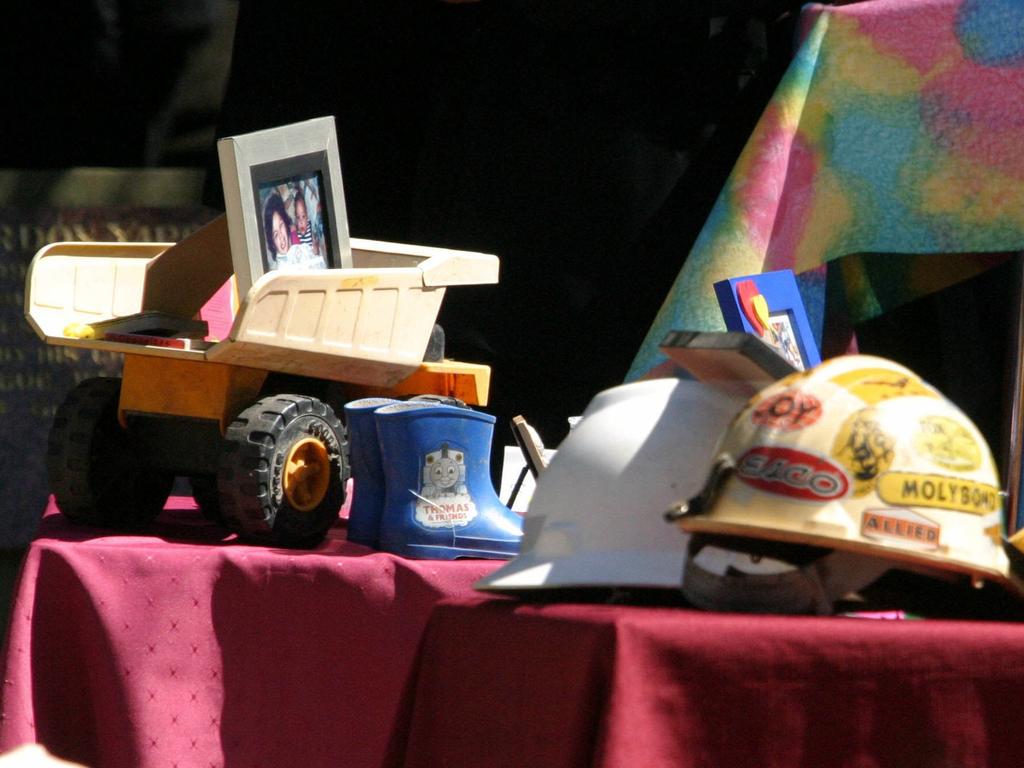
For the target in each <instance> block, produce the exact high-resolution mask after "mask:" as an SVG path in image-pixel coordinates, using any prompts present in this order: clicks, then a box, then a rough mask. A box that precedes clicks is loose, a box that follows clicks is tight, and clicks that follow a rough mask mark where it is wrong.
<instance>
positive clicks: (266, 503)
mask: <svg viewBox="0 0 1024 768" xmlns="http://www.w3.org/2000/svg"><path fill="white" fill-rule="evenodd" d="M224 438H225V442H224V449H223V451H222V454H221V459H220V466H219V469H218V472H217V489H218V494H219V496H220V511H221V514H222V515H223V517H224V521H225V522H226V523H227V525H228V527H230V528H231V529H232V530H234V531H235V532H236V533H238V534H239V535H240V536H241V537H242V538H244V539H247V540H250V541H255V542H259V543H264V544H276V545H279V546H288V547H308V546H314V545H316V544H318V543H319V542H320V541H321V540H322V539H323V538H324V536H325V535H326V533H327V531H328V529H329V528H330V527H331V526H332V525H333V524H334V523H336V522H337V521H338V513H339V511H340V509H341V505H342V503H343V502H344V501H345V483H346V481H347V480H348V476H349V467H348V459H347V456H346V452H347V451H346V449H347V445H346V442H345V428H344V427H343V426H342V424H341V421H340V419H338V417H337V416H336V415H335V413H334V411H333V410H332V409H331V407H330V406H328V405H327V404H326V403H324V402H323V401H321V400H319V399H317V398H315V397H306V396H303V395H276V396H272V397H265V398H263V399H262V400H260V401H259V402H257V403H256V404H255V405H252V406H250V407H249V408H246V409H245V410H244V411H242V412H241V413H240V414H239V415H238V416H237V418H235V419H234V421H233V422H232V423H231V424H230V425H229V426H228V428H227V430H226V432H225V435H224Z"/></svg>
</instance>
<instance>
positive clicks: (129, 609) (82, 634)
mask: <svg viewBox="0 0 1024 768" xmlns="http://www.w3.org/2000/svg"><path fill="white" fill-rule="evenodd" d="M178 501H179V503H178V504H176V505H174V504H173V502H174V500H173V499H172V505H174V506H177V507H178V509H168V510H167V511H165V512H164V514H163V515H162V516H161V518H160V521H159V522H158V523H157V525H156V526H155V527H154V528H152V529H149V530H148V531H147V535H145V536H142V535H123V534H112V533H110V532H106V531H99V530H96V529H89V528H84V527H79V526H74V525H72V524H70V523H68V522H66V521H65V520H64V519H63V518H61V517H60V516H59V515H55V514H48V516H47V517H46V518H45V520H44V521H43V524H42V528H41V530H40V534H39V537H38V539H37V540H36V541H35V542H34V543H33V544H32V546H31V548H30V550H29V552H28V555H27V559H26V562H25V564H24V567H23V572H22V575H21V581H20V585H19V587H18V591H17V595H16V598H15V602H14V605H13V609H12V616H11V624H10V630H9V636H8V644H7V652H6V659H5V662H4V670H3V690H2V709H0V712H2V714H0V748H2V749H7V748H10V747H13V746H15V745H17V744H20V743H22V742H27V741H39V742H42V743H43V744H44V745H46V746H47V747H49V748H50V750H51V751H53V752H55V753H57V754H59V755H61V756H65V757H69V758H73V759H75V760H77V761H79V762H82V763H85V764H86V765H89V766H95V767H96V768H100V767H102V768H108V767H110V768H115V767H118V766H124V767H125V768H129V767H130V768H140V767H147V768H148V767H150V766H152V768H157V767H159V768H172V766H179V767H180V768H186V767H187V766H201V768H211V767H213V768H220V767H221V766H323V765H340V764H343V765H347V766H377V765H380V763H381V760H382V759H383V756H384V753H385V751H386V748H387V745H388V742H389V739H390V738H391V734H392V730H393V723H394V718H395V715H396V713H397V712H398V710H399V703H400V701H401V698H402V695H403V690H404V686H405V684H406V681H407V678H408V675H409V672H410V669H411V667H412V663H413V659H414V657H415V652H416V648H417V646H418V643H419V641H420V636H421V633H422V629H423V627H424V625H425V623H426V620H427V617H428V615H429V613H430V611H431V609H432V608H433V606H434V604H435V603H436V602H437V601H438V600H439V599H442V598H446V597H453V596H458V595H465V594H467V593H469V591H470V585H471V584H472V582H473V581H475V580H476V579H477V578H479V577H480V576H482V575H483V574H485V573H487V572H489V571H490V570H491V569H493V568H494V567H496V565H497V563H493V562H485V561H459V562H454V563H451V562H422V561H419V562H418V561H413V560H404V559H401V558H397V557H393V556H391V555H387V554H383V553H376V552H372V551H371V550H369V549H366V548H364V547H360V546H358V545H356V544H349V543H347V542H346V541H344V531H343V530H341V529H338V530H336V531H332V533H331V534H330V536H329V537H328V539H327V541H326V542H324V543H323V544H322V545H321V546H320V547H318V548H317V549H315V550H309V551H306V550H275V549H272V548H267V547H257V546H251V545H245V544H239V543H236V542H235V541H234V540H233V539H231V538H230V537H226V534H225V532H224V529H223V528H220V527H218V526H216V525H213V524H212V523H207V522H205V521H204V520H203V519H202V517H201V516H200V514H199V512H197V511H195V510H194V509H192V508H191V507H192V506H193V505H192V502H191V499H188V500H180V499H179V500H178ZM50 512H51V513H52V512H53V510H52V509H51V510H50Z"/></svg>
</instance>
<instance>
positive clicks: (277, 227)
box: [217, 117, 352, 297]
mask: <svg viewBox="0 0 1024 768" xmlns="http://www.w3.org/2000/svg"><path fill="white" fill-rule="evenodd" d="M217 155H218V159H219V161H220V171H221V178H222V182H223V186H224V207H225V213H226V217H227V223H228V236H229V238H230V241H231V258H232V262H233V265H234V270H235V279H236V281H237V285H238V295H239V296H240V297H244V296H245V295H246V294H247V293H248V291H249V289H250V288H251V287H252V285H253V283H255V282H256V281H257V280H258V279H259V278H260V277H261V276H262V275H263V274H264V273H266V272H268V271H272V270H275V269H279V268H289V269H296V268H306V269H309V268H328V269H339V268H351V266H352V251H351V246H350V243H349V232H348V216H347V214H346V210H345V193H344V189H343V186H342V179H341V161H340V153H339V149H338V136H337V131H336V129H335V124H334V118H333V117H319V118H315V119H312V120H306V121H303V122H300V123H293V124H290V125H283V126H279V127H275V128H268V129H265V130H260V131H254V132H252V133H245V134H240V135H237V136H228V137H225V138H222V139H220V140H219V141H218V142H217ZM274 197H277V198H279V199H278V200H274V199H273V198H274ZM300 202H301V203H302V206H303V208H305V209H306V210H305V221H306V225H305V229H303V230H302V231H301V232H299V231H298V230H297V225H296V220H299V221H301V220H302V219H303V217H302V215H299V214H298V211H299V203H300ZM278 203H280V205H278ZM289 205H290V206H291V208H290V209H289V207H288V206H289ZM289 210H290V213H289ZM282 228H283V229H285V230H288V232H287V234H288V237H289V242H288V243H287V244H285V243H284V240H283V239H282V238H283V237H284V236H285V233H284V232H283V231H282ZM307 257H308V258H307Z"/></svg>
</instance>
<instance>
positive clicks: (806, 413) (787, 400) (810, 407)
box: [750, 389, 821, 432]
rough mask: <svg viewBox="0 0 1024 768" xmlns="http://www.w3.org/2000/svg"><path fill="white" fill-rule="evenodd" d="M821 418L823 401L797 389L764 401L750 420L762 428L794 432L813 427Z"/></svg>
mask: <svg viewBox="0 0 1024 768" xmlns="http://www.w3.org/2000/svg"><path fill="white" fill-rule="evenodd" d="M819 418H821V401H820V400H818V398H816V397H815V396H814V395H809V394H807V393H805V392H801V391H799V390H796V389H788V390H786V391H785V392H780V393H779V394H777V395H772V396H771V397H769V398H767V399H766V400H764V401H762V402H761V403H760V404H759V405H758V406H757V407H756V408H755V409H754V411H753V413H752V414H751V415H750V420H751V421H752V422H754V424H757V425H758V426H762V427H770V428H772V429H782V430H785V431H786V432H792V431H794V430H797V429H803V428H804V427H809V426H811V425H812V424H813V423H814V422H816V421H817V420H818V419H819Z"/></svg>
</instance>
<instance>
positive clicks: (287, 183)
mask: <svg viewBox="0 0 1024 768" xmlns="http://www.w3.org/2000/svg"><path fill="white" fill-rule="evenodd" d="M322 190H323V184H322V179H321V174H320V172H319V171H314V172H312V173H309V174H306V175H301V176H290V177H288V178H285V179H275V180H273V181H268V182H265V183H261V184H260V185H259V200H260V211H261V218H262V232H261V235H262V237H261V239H262V240H263V242H264V248H263V266H264V269H265V271H270V270H273V269H298V270H308V269H327V267H328V266H329V265H330V264H331V263H332V260H331V254H330V253H329V250H328V247H327V233H326V231H325V226H324V218H323V210H322V207H321V201H322V199H323V192H322Z"/></svg>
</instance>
